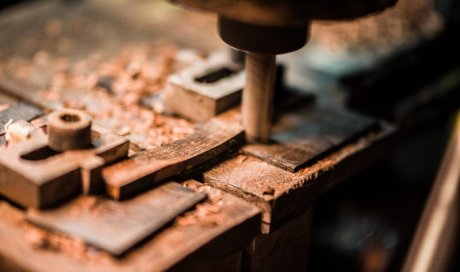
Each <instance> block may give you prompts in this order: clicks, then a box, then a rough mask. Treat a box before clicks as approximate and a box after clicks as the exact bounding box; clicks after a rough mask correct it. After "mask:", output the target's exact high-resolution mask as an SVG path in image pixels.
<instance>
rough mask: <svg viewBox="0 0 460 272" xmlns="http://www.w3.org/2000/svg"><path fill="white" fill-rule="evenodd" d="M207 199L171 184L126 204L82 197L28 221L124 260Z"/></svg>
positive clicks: (37, 213)
mask: <svg viewBox="0 0 460 272" xmlns="http://www.w3.org/2000/svg"><path fill="white" fill-rule="evenodd" d="M205 198H206V193H202V192H195V191H193V190H191V189H187V188H185V187H183V186H181V185H180V184H178V183H174V182H171V183H167V184H164V185H162V186H159V187H158V188H155V189H154V190H151V191H148V192H146V193H144V194H141V195H139V196H138V197H136V198H132V199H130V200H128V201H123V202H117V201H114V200H110V199H106V198H103V197H90V196H87V197H80V198H78V199H76V200H74V201H72V202H70V203H68V204H65V205H63V206H62V207H59V208H57V209H55V210H50V211H42V212H40V211H35V210H31V211H29V212H28V214H27V220H28V221H29V222H31V223H33V224H36V225H38V226H41V227H44V228H47V229H51V230H53V231H57V232H61V233H65V234H69V235H71V236H73V237H76V238H81V239H83V240H84V241H85V242H87V243H88V244H90V245H93V246H95V247H97V248H100V249H103V250H105V251H107V252H109V253H111V254H113V255H115V256H120V255H122V254H124V253H125V252H126V251H127V250H129V249H130V248H132V247H133V246H134V245H136V244H137V243H139V242H140V241H142V240H144V239H145V238H147V237H148V236H150V235H151V234H153V233H155V232H156V231H158V230H160V229H161V228H162V227H163V226H165V224H167V223H169V222H171V221H172V220H173V219H174V218H176V216H178V215H180V214H182V213H183V212H185V211H187V210H189V209H191V208H193V207H194V206H195V205H196V204H197V203H198V202H200V201H202V200H204V199H205Z"/></svg>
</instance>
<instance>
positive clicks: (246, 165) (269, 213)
mask: <svg viewBox="0 0 460 272" xmlns="http://www.w3.org/2000/svg"><path fill="white" fill-rule="evenodd" d="M394 132H395V130H394V128H393V127H391V126H387V125H382V126H381V127H380V128H379V129H378V130H376V131H373V132H370V133H368V134H366V135H364V136H362V137H360V138H359V139H357V140H355V141H353V142H351V143H349V144H347V145H345V146H343V147H342V148H339V149H338V150H336V151H335V152H333V153H331V154H328V155H327V156H325V157H324V158H322V159H320V160H317V161H315V162H314V163H312V164H311V165H309V166H307V167H305V168H302V169H300V170H298V171H297V172H295V173H292V172H290V171H286V170H283V169H281V168H279V167H275V166H273V165H271V164H269V163H267V162H264V161H262V160H259V159H257V158H254V157H250V156H247V155H237V156H235V157H232V158H230V159H228V160H226V161H224V162H222V163H220V164H219V165H217V166H216V167H214V168H212V169H210V170H208V171H206V172H205V173H204V174H203V179H204V181H205V182H206V183H208V184H210V185H212V186H214V187H217V188H220V189H223V190H226V191H229V192H232V193H234V194H235V195H237V196H240V197H241V198H244V199H246V200H248V201H251V202H252V203H254V204H256V205H258V206H259V207H260V208H261V209H262V211H263V213H262V220H263V223H264V224H263V228H262V230H263V232H264V233H268V232H270V231H272V230H273V229H276V228H278V227H280V226H282V225H283V224H284V222H286V221H289V220H290V219H292V218H295V217H296V216H298V215H300V214H302V213H304V212H306V211H307V210H308V209H310V208H311V207H312V205H313V203H314V202H315V200H316V198H317V197H318V196H319V195H320V194H321V193H322V192H324V191H327V190H328V189H329V188H332V187H334V186H335V185H337V184H338V183H340V182H342V181H343V180H345V179H346V178H347V177H349V176H350V175H352V174H354V173H356V172H358V171H360V170H362V169H365V168H366V167H367V166H368V165H369V164H371V163H372V162H374V161H376V160H377V159H378V158H381V157H382V156H384V154H387V153H388V150H389V149H390V148H391V146H392V140H393V137H392V136H394V134H395V133H394Z"/></svg>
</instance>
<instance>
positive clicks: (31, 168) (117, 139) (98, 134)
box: [0, 124, 129, 208]
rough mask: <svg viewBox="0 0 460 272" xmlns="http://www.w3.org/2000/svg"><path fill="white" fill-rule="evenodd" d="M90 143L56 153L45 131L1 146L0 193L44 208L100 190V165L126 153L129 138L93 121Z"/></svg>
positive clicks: (17, 201) (31, 205) (32, 205)
mask: <svg viewBox="0 0 460 272" xmlns="http://www.w3.org/2000/svg"><path fill="white" fill-rule="evenodd" d="M44 129H45V130H46V127H45V128H44ZM91 143H92V145H91V146H90V147H88V148H86V149H81V150H71V151H65V152H62V153H57V152H55V151H54V150H52V149H51V148H49V146H48V138H47V137H46V136H45V134H37V135H36V136H35V135H34V137H32V138H31V139H29V140H26V141H24V142H21V143H17V144H14V145H12V146H9V147H7V148H3V149H1V150H0V194H1V195H3V196H5V197H7V198H8V199H10V200H12V201H14V202H16V203H18V204H20V205H23V206H26V207H33V208H46V207H49V206H52V205H55V204H57V203H59V202H61V201H64V200H68V199H69V197H71V196H74V195H77V194H79V193H81V192H82V191H83V192H85V193H93V192H95V191H100V190H101V185H102V182H101V175H100V172H101V168H102V166H104V165H105V164H107V163H110V162H113V161H115V160H118V159H120V158H123V157H125V156H126V155H127V152H128V148H129V142H128V140H126V139H125V138H123V137H121V136H119V135H116V134H114V133H112V132H110V131H109V130H107V129H105V128H102V127H100V126H98V125H96V124H93V126H92V129H91Z"/></svg>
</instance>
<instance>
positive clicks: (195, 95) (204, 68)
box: [164, 53, 244, 122]
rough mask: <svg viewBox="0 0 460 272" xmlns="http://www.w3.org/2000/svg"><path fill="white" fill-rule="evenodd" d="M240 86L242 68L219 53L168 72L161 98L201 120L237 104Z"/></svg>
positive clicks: (242, 83)
mask: <svg viewBox="0 0 460 272" xmlns="http://www.w3.org/2000/svg"><path fill="white" fill-rule="evenodd" d="M243 87H244V71H242V69H241V67H239V66H238V65H235V64H234V63H232V62H231V61H230V58H229V56H227V54H224V53H218V54H214V55H212V56H210V57H209V59H207V60H205V61H203V62H202V63H197V64H195V65H194V66H192V67H190V68H187V69H184V70H182V71H180V72H178V73H176V74H173V75H171V76H170V77H169V79H168V85H167V87H166V88H165V92H164V101H165V105H166V106H167V107H168V109H170V110H172V111H174V112H176V113H177V114H179V115H181V116H183V117H185V118H188V119H191V120H194V121H200V122H204V121H208V120H209V119H211V118H212V117H214V116H216V115H218V114H220V113H222V112H224V111H226V110H228V109H230V108H231V107H234V106H237V105H238V104H240V102H241V93H242V90H243ZM184 105H187V106H186V107H184Z"/></svg>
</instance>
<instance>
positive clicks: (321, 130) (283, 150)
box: [242, 103, 378, 172]
mask: <svg viewBox="0 0 460 272" xmlns="http://www.w3.org/2000/svg"><path fill="white" fill-rule="evenodd" d="M377 127H378V122H377V121H376V119H373V118H371V117H367V116H363V115H360V114H356V113H353V112H350V111H347V110H345V109H341V108H338V107H331V106H329V107H327V106H321V105H318V104H317V103H315V104H310V105H307V106H304V107H303V108H301V109H299V110H296V111H291V112H286V113H284V114H283V115H281V117H280V118H279V119H278V120H277V123H276V124H275V125H274V127H273V128H272V130H273V134H272V135H271V142H270V143H268V144H249V145H247V146H245V147H244V148H243V149H242V151H243V152H244V153H245V154H248V155H251V156H254V157H257V158H259V159H261V160H263V161H266V162H268V163H270V164H272V165H274V166H277V167H280V168H282V169H284V170H287V171H291V172H296V171H298V170H299V169H301V168H302V167H304V166H307V165H308V164H310V163H312V162H313V161H315V160H317V159H318V158H321V157H324V156H325V155H327V154H330V153H331V152H332V151H334V150H336V149H337V148H339V147H341V146H344V145H345V144H347V143H350V142H352V141H353V140H355V139H356V138H357V137H359V136H361V135H364V134H365V133H367V132H369V131H371V130H372V129H375V128H377Z"/></svg>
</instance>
